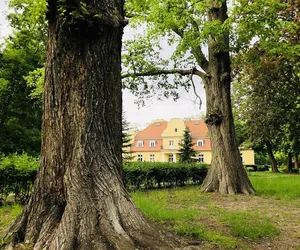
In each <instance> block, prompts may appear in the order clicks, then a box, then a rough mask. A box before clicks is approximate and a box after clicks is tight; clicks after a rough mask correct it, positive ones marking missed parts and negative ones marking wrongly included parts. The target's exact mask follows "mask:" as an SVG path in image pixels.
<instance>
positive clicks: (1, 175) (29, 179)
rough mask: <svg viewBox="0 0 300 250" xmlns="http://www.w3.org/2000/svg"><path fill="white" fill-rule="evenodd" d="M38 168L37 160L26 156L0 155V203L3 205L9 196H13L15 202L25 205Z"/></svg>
mask: <svg viewBox="0 0 300 250" xmlns="http://www.w3.org/2000/svg"><path fill="white" fill-rule="evenodd" d="M38 168H39V159H38V158H34V157H31V156H28V155H27V154H22V155H17V154H12V155H9V156H6V157H4V156H3V155H2V156H1V155H0V203H5V202H6V201H7V197H8V196H9V194H14V197H15V201H16V202H18V203H21V204H25V203H26V202H27V200H28V198H29V195H30V192H31V190H32V187H33V183H34V180H35V177H36V174H37V170H38Z"/></svg>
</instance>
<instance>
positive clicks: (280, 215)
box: [0, 172, 300, 250]
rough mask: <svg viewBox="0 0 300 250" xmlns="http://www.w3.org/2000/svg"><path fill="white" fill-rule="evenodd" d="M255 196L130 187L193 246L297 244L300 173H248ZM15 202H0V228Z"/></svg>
mask: <svg viewBox="0 0 300 250" xmlns="http://www.w3.org/2000/svg"><path fill="white" fill-rule="evenodd" d="M249 176H250V179H251V182H252V184H253V186H254V187H255V189H256V190H257V195H256V196H246V195H235V196H232V195H220V194H214V193H201V192H200V191H199V186H188V187H183V188H173V189H164V190H153V191H146V192H142V191H139V192H134V193H132V194H131V195H132V197H133V199H134V201H135V203H136V204H137V206H138V207H139V208H140V209H141V210H142V211H143V212H144V213H145V214H146V215H147V216H148V217H150V218H151V219H153V220H154V221H156V222H158V223H160V224H163V225H164V226H165V227H166V228H168V229H169V230H172V231H174V232H176V233H177V234H179V235H183V236H186V237H190V239H191V240H192V241H200V242H201V244H200V245H197V246H195V248H193V249H282V250H292V249H295V250H300V175H286V174H273V173H262V172H258V173H256V172H251V173H249ZM20 212H21V207H20V206H17V205H13V206H5V207H2V208H0V231H1V230H3V229H4V228H5V227H7V226H8V225H9V223H10V222H11V221H12V220H13V219H14V218H15V216H16V215H17V214H19V213H20Z"/></svg>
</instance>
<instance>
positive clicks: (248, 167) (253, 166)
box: [244, 165, 257, 172]
mask: <svg viewBox="0 0 300 250" xmlns="http://www.w3.org/2000/svg"><path fill="white" fill-rule="evenodd" d="M244 167H245V168H246V170H247V171H248V172H252V171H257V166H256V165H244Z"/></svg>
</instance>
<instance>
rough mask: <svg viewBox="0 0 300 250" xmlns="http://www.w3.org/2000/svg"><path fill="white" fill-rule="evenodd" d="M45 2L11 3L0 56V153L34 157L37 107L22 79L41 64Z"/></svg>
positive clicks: (38, 132)
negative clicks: (9, 27)
mask: <svg viewBox="0 0 300 250" xmlns="http://www.w3.org/2000/svg"><path fill="white" fill-rule="evenodd" d="M45 5H46V1H45V0H36V1H31V0H24V1H23V0H22V1H20V0H11V1H9V8H10V13H9V15H8V16H7V18H8V21H9V23H10V26H11V27H12V33H11V35H10V36H9V37H8V38H7V39H6V40H5V41H4V43H3V48H2V49H1V52H0V152H1V153H4V154H10V153H15V152H18V153H22V152H23V151H26V152H27V153H29V154H33V155H38V154H39V153H40V146H41V145H40V143H41V117H42V112H41V111H42V110H41V103H40V102H39V101H37V100H35V99H31V98H30V97H29V95H30V92H31V87H30V86H28V85H27V84H26V80H25V79H24V77H26V76H28V74H29V73H30V72H31V71H33V70H35V69H36V68H39V67H43V64H44V60H45V37H46V35H45V34H46V32H45V15H44V13H45V9H46V7H45Z"/></svg>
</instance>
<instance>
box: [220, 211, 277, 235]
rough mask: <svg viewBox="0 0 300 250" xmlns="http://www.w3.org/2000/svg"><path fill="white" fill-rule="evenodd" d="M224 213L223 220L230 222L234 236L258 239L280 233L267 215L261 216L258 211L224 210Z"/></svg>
mask: <svg viewBox="0 0 300 250" xmlns="http://www.w3.org/2000/svg"><path fill="white" fill-rule="evenodd" d="M222 214H223V215H222V216H221V221H224V222H227V223H228V224H229V226H230V230H231V232H232V234H233V235H234V236H237V237H245V238H247V239H250V240H253V241H257V240H259V239H262V238H265V237H271V236H275V235H278V234H279V229H278V228H277V227H275V226H274V225H273V224H272V223H271V222H270V220H269V219H268V218H267V217H264V216H261V215H259V214H258V213H249V212H230V213H228V212H224V213H222Z"/></svg>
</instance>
